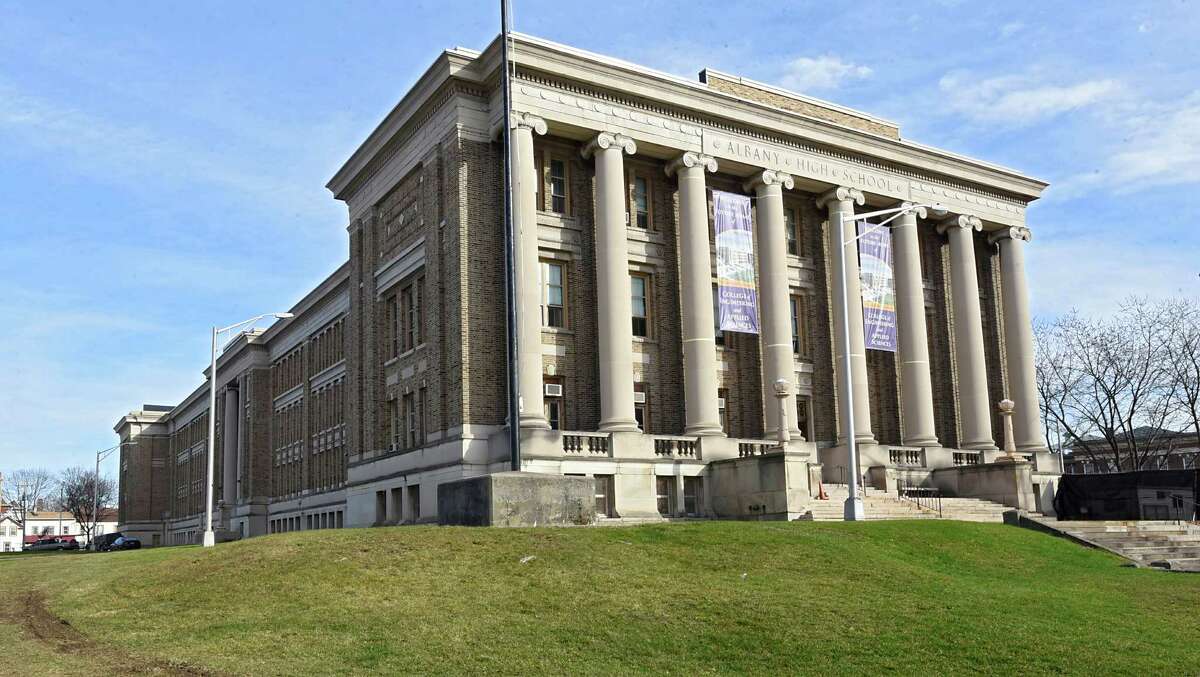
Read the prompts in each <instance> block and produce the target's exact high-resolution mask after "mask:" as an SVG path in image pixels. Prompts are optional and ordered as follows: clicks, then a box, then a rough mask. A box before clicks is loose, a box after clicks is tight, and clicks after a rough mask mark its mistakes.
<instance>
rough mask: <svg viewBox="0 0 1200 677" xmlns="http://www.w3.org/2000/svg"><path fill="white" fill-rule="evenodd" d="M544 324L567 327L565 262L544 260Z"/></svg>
mask: <svg viewBox="0 0 1200 677" xmlns="http://www.w3.org/2000/svg"><path fill="white" fill-rule="evenodd" d="M542 281H543V284H544V285H545V286H544V288H543V292H542V294H543V296H542V324H543V325H544V326H546V327H566V326H567V316H566V308H565V306H566V281H565V278H564V273H563V264H561V263H552V262H550V261H544V262H542Z"/></svg>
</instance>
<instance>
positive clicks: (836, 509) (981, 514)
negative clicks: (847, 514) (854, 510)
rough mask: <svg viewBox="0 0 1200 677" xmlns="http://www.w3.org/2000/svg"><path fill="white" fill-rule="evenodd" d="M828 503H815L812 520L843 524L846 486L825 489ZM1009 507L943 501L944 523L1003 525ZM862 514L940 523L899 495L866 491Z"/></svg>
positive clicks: (973, 501)
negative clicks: (947, 520) (952, 521)
mask: <svg viewBox="0 0 1200 677" xmlns="http://www.w3.org/2000/svg"><path fill="white" fill-rule="evenodd" d="M825 493H826V495H828V496H829V500H827V501H813V502H812V503H810V504H809V506H808V508H809V510H811V511H812V515H813V519H814V520H818V521H840V520H842V518H843V503H845V501H846V497H847V496H849V492H848V491H847V490H846V487H845V485H836V484H835V485H829V484H826V485H825ZM1008 510H1010V508H1008V507H1007V506H1004V505H1001V504H999V503H993V502H991V501H985V500H982V499H978V498H943V499H942V514H941V518H942V519H952V520H960V521H964V522H994V523H999V522H1003V521H1004V513H1005V512H1006V511H1008ZM863 512H864V513H865V514H866V517H867V519H869V520H877V519H937V518H938V514H937V512H936V511H935V510H931V509H925V508H921V507H919V506H918V505H917V504H916V503H914V502H911V501H907V500H902V499H900V498H899V497H898V496H897V495H896V494H889V493H886V492H884V491H881V490H878V489H867V490H866V493H865V495H864V496H863Z"/></svg>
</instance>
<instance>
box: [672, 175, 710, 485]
mask: <svg viewBox="0 0 1200 677" xmlns="http://www.w3.org/2000/svg"><path fill="white" fill-rule="evenodd" d="M666 171H667V175H668V176H670V175H671V174H675V175H676V177H677V178H678V181H679V271H680V275H679V277H680V287H681V292H682V293H681V294H680V296H681V298H682V301H683V305H682V307H681V309H680V310H681V311H682V312H681V315H682V319H683V323H682V324H683V327H682V329H683V382H684V402H683V404H684V428H683V434H685V435H720V434H721V433H722V431H721V415H720V411H719V410H718V407H717V345H716V330H715V328H714V324H715V323H714V321H713V294H712V250H711V249H710V247H709V237H708V195H707V193H706V192H705V190H704V172H705V171H710V172H715V171H717V161H716V160H715V159H713V158H712V157H710V156H708V155H701V154H699V153H692V152H688V153H684V154H683V155H681V156H680V157H679V158H677V159H676V160H675V161H674V162H672V163H671V164H670V165H668V166H667V168H666ZM681 486H682V485H681ZM680 491H682V489H681V490H680Z"/></svg>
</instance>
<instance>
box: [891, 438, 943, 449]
mask: <svg viewBox="0 0 1200 677" xmlns="http://www.w3.org/2000/svg"><path fill="white" fill-rule="evenodd" d="M900 445H901V446H904V447H940V446H942V443H941V442H939V441H938V438H936V437H918V438H916V439H912V440H906V439H902V440H901V441H900Z"/></svg>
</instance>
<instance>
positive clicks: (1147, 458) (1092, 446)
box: [1063, 426, 1200, 475]
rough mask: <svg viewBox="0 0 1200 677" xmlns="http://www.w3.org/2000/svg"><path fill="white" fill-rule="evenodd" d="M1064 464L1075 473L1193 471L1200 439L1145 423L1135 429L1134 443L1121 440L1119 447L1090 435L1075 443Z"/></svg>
mask: <svg viewBox="0 0 1200 677" xmlns="http://www.w3.org/2000/svg"><path fill="white" fill-rule="evenodd" d="M1133 445H1137V456H1138V458H1139V459H1140V465H1139V466H1138V467H1134V459H1133V454H1132V453H1131V451H1130V450H1131V449H1132V448H1133ZM1089 450H1090V453H1089ZM1118 456H1120V460H1119V462H1118ZM1063 463H1064V467H1065V471H1066V472H1067V473H1068V474H1072V475H1082V474H1096V473H1112V472H1129V471H1132V470H1194V469H1200V442H1197V439H1196V433H1195V432H1194V431H1174V430H1166V429H1163V428H1152V427H1149V426H1143V427H1141V428H1135V429H1134V431H1133V442H1132V443H1131V442H1130V441H1128V440H1120V441H1119V442H1118V443H1117V448H1116V450H1113V448H1112V447H1111V446H1110V445H1109V443H1108V442H1106V441H1105V440H1104V439H1103V438H1100V437H1094V436H1093V437H1088V438H1086V439H1085V440H1084V443H1076V444H1074V445H1072V446H1071V447H1070V448H1069V449H1068V451H1067V454H1066V457H1065V458H1064V460H1063Z"/></svg>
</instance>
